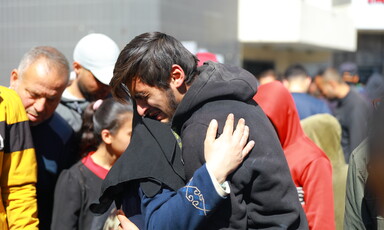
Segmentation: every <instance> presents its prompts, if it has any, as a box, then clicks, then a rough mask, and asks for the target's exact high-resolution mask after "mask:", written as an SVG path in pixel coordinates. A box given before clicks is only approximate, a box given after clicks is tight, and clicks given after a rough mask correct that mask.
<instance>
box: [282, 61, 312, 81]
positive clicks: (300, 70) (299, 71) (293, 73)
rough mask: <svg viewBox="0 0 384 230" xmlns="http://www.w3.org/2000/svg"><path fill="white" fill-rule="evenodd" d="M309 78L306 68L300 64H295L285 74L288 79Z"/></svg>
mask: <svg viewBox="0 0 384 230" xmlns="http://www.w3.org/2000/svg"><path fill="white" fill-rule="evenodd" d="M307 76H308V72H307V70H306V69H305V68H304V66H302V65H300V64H294V65H291V66H289V67H288V68H287V70H286V71H285V73H284V77H285V78H286V79H290V78H294V77H302V78H303V77H304V78H306V77H307Z"/></svg>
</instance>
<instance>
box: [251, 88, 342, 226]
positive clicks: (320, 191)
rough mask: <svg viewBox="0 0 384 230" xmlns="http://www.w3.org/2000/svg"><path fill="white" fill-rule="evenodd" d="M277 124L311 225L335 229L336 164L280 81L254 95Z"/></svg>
mask: <svg viewBox="0 0 384 230" xmlns="http://www.w3.org/2000/svg"><path fill="white" fill-rule="evenodd" d="M253 99H254V100H255V101H256V102H257V103H258V104H259V105H260V107H261V108H262V109H263V110H264V112H265V113H266V114H267V116H268V118H269V119H270V120H271V122H272V124H273V125H274V127H275V129H276V131H277V134H278V136H279V139H280V143H281V145H282V147H283V150H284V154H285V156H286V158H287V161H288V166H289V168H290V171H291V175H292V179H293V182H294V183H295V185H296V187H297V191H298V195H299V200H300V202H301V204H302V206H303V208H304V211H305V214H306V216H307V219H308V224H309V228H310V229H322V230H328V229H335V221H334V212H333V211H332V210H333V205H334V203H333V190H332V167H331V163H330V161H329V159H328V158H327V156H326V155H325V153H324V152H323V151H322V150H321V149H320V148H319V147H317V146H316V144H315V143H313V142H312V141H311V140H310V139H309V138H308V137H307V136H306V135H305V134H304V132H303V130H302V128H301V126H300V119H299V115H298V112H297V110H296V107H295V103H294V101H293V98H292V96H291V94H290V93H289V91H288V90H287V89H286V88H285V87H284V86H283V85H282V84H281V83H280V82H278V81H274V82H271V83H268V84H265V85H261V86H260V87H259V89H258V92H257V93H256V95H255V96H254V98H253Z"/></svg>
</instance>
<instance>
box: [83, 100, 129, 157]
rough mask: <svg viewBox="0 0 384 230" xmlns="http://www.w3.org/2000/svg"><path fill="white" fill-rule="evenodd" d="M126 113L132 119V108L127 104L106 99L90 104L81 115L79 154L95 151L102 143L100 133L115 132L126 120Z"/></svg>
mask: <svg viewBox="0 0 384 230" xmlns="http://www.w3.org/2000/svg"><path fill="white" fill-rule="evenodd" d="M100 103H101V104H100ZM99 104H100V105H99ZM127 113H131V114H132V117H133V107H132V104H131V103H129V102H126V103H120V102H119V101H117V100H115V99H113V98H108V99H106V100H104V101H101V100H99V101H96V102H92V103H90V104H89V105H88V106H87V108H86V109H85V111H84V113H83V124H82V127H81V130H80V147H79V150H80V154H81V155H82V156H85V155H86V154H87V153H88V152H91V151H96V149H97V148H98V146H99V145H100V143H101V142H102V138H101V131H102V130H103V129H107V130H109V131H110V132H111V133H112V134H113V133H114V132H116V131H117V130H118V129H119V128H120V127H121V126H122V124H123V122H124V121H125V120H126V116H124V115H126V114H127Z"/></svg>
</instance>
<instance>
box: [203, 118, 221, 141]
mask: <svg viewBox="0 0 384 230" xmlns="http://www.w3.org/2000/svg"><path fill="white" fill-rule="evenodd" d="M218 126H219V125H218V123H217V121H216V120H215V119H213V120H211V122H210V123H209V126H208V129H207V135H206V137H205V142H207V143H212V142H213V141H215V139H216V134H217V128H218Z"/></svg>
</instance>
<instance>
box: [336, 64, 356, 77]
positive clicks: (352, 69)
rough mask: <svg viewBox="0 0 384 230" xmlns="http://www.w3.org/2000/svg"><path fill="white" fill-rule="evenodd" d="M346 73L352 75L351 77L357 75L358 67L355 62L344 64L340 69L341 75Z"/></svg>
mask: <svg viewBox="0 0 384 230" xmlns="http://www.w3.org/2000/svg"><path fill="white" fill-rule="evenodd" d="M345 72H348V73H350V74H351V75H355V74H357V65H356V63H353V62H344V63H342V64H341V65H340V67H339V73H340V74H343V73H345Z"/></svg>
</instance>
